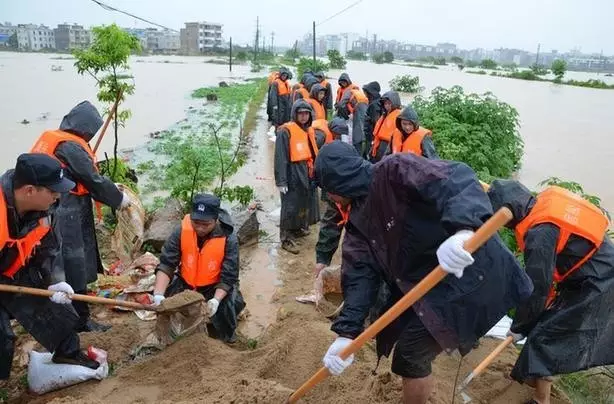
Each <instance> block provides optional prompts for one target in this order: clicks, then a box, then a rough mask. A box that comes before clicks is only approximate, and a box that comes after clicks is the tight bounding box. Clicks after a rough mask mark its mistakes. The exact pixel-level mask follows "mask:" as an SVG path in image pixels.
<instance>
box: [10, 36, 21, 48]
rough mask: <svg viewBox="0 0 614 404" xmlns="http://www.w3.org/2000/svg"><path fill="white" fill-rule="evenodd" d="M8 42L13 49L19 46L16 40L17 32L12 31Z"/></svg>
mask: <svg viewBox="0 0 614 404" xmlns="http://www.w3.org/2000/svg"><path fill="white" fill-rule="evenodd" d="M8 44H9V46H10V47H11V48H13V49H17V48H19V42H18V41H17V33H16V32H15V33H13V35H11V36H10V37H9V40H8Z"/></svg>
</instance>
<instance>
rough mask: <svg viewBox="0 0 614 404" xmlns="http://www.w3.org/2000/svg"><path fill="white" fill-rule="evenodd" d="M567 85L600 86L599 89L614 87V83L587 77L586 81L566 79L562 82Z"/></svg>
mask: <svg viewBox="0 0 614 404" xmlns="http://www.w3.org/2000/svg"><path fill="white" fill-rule="evenodd" d="M563 84H567V85H569V86H576V87H588V88H601V89H610V90H611V89H614V84H607V83H605V82H603V81H601V80H595V79H589V80H587V81H577V80H567V81H565V82H563Z"/></svg>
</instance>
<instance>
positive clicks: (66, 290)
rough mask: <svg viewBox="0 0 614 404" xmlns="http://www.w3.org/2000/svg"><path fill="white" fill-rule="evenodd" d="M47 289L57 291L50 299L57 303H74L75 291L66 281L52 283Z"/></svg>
mask: <svg viewBox="0 0 614 404" xmlns="http://www.w3.org/2000/svg"><path fill="white" fill-rule="evenodd" d="M47 290H50V291H52V292H55V293H54V294H53V295H51V297H49V299H50V300H51V301H52V302H53V303H57V304H71V303H72V295H73V294H74V293H75V291H74V290H73V289H72V287H71V286H70V285H69V284H68V283H66V282H59V283H54V284H53V285H50V286H49V287H48V288H47Z"/></svg>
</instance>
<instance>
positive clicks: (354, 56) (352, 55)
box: [345, 50, 367, 60]
mask: <svg viewBox="0 0 614 404" xmlns="http://www.w3.org/2000/svg"><path fill="white" fill-rule="evenodd" d="M345 57H346V59H348V60H367V55H365V54H364V53H363V52H356V51H353V50H351V51H348V52H347V53H346V54H345Z"/></svg>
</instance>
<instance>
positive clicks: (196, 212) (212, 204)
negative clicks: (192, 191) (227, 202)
mask: <svg viewBox="0 0 614 404" xmlns="http://www.w3.org/2000/svg"><path fill="white" fill-rule="evenodd" d="M219 214H220V198H218V197H217V196H215V195H211V194H197V195H195V196H194V199H193V200H192V213H191V214H190V217H191V218H192V219H193V220H212V219H217V217H218V216H219Z"/></svg>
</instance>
